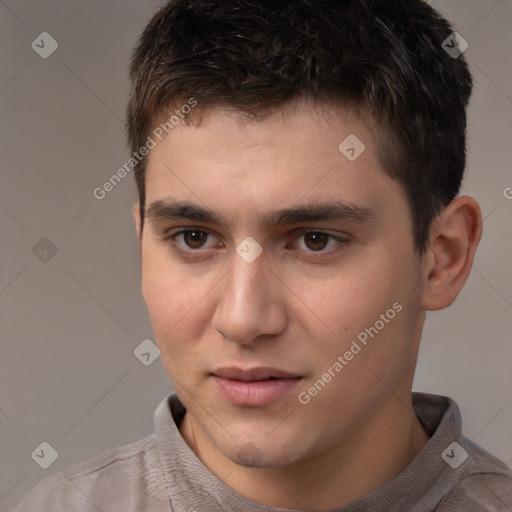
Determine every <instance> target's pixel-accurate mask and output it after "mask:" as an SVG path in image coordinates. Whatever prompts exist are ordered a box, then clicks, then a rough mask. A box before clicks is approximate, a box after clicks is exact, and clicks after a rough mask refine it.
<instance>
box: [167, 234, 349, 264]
mask: <svg viewBox="0 0 512 512" xmlns="http://www.w3.org/2000/svg"><path fill="white" fill-rule="evenodd" d="M190 232H196V233H197V232H198V233H204V234H206V235H207V236H211V235H212V233H211V232H210V231H208V230H206V229H199V228H194V227H187V228H179V229H178V230H173V231H170V232H168V233H166V234H165V236H164V238H163V239H164V240H165V241H168V242H169V245H170V247H171V249H172V250H173V251H175V252H177V253H179V254H182V255H185V256H189V257H190V256H192V257H193V256H199V255H200V253H201V252H202V251H205V249H201V248H200V249H190V248H188V249H185V248H183V247H181V246H180V245H179V244H178V243H177V242H176V241H175V238H176V237H177V236H179V235H183V234H186V233H190ZM308 233H314V234H319V235H325V236H327V237H328V238H329V239H330V240H334V241H336V242H338V243H337V245H336V246H335V247H334V248H331V249H329V250H323V249H322V250H319V251H311V250H309V251H306V253H307V255H308V257H311V258H313V259H314V258H321V257H325V256H328V255H330V254H331V253H332V252H333V251H335V250H336V248H337V247H338V248H339V246H343V245H346V244H348V240H347V239H343V238H340V237H338V236H336V235H333V234H331V233H329V232H327V231H322V230H321V229H302V230H299V231H297V232H295V234H294V235H295V236H294V240H296V239H298V238H300V237H302V236H304V235H306V234H308ZM328 243H329V242H328Z"/></svg>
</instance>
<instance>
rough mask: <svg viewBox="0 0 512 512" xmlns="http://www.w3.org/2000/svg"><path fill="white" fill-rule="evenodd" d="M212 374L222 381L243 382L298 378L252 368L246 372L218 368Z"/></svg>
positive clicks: (284, 373)
mask: <svg viewBox="0 0 512 512" xmlns="http://www.w3.org/2000/svg"><path fill="white" fill-rule="evenodd" d="M213 374H214V375H216V376H217V377H221V378H223V379H230V380H240V381H243V382H253V381H262V380H269V379H294V378H298V375H293V374H291V373H288V372H285V371H283V370H278V369H276V368H252V369H248V370H242V369H240V368H235V367H230V368H219V369H218V370H216V371H215V372H213Z"/></svg>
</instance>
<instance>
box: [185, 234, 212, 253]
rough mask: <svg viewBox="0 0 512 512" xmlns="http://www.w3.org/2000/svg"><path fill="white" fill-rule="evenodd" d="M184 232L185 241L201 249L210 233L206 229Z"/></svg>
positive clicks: (192, 246)
mask: <svg viewBox="0 0 512 512" xmlns="http://www.w3.org/2000/svg"><path fill="white" fill-rule="evenodd" d="M182 234H183V240H184V242H185V243H186V244H187V245H188V246H189V247H190V248H191V249H200V248H201V247H202V245H203V244H204V243H205V242H206V239H207V238H208V233H205V232H204V231H195V230H188V231H184V232H183V233H182Z"/></svg>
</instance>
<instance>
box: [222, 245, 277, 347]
mask: <svg viewBox="0 0 512 512" xmlns="http://www.w3.org/2000/svg"><path fill="white" fill-rule="evenodd" d="M246 243H247V244H248V246H247V245H246V244H245V243H244V242H242V243H241V244H240V245H239V246H238V248H237V254H235V255H234V257H233V262H232V268H231V271H230V272H229V273H228V275H227V276H226V279H225V280H224V284H223V287H222V290H221V294H220V297H219V302H218V304H217V308H216V311H215V313H214V316H213V320H212V322H213V327H214V328H215V330H217V331H218V332H219V333H221V334H222V335H223V336H224V337H225V338H228V339H230V340H231V341H235V342H237V343H241V344H246V343H250V342H251V341H252V340H253V339H254V338H256V337H257V336H259V335H262V334H267V335H270V334H277V333H278V332H280V330H281V329H283V328H284V323H285V316H284V309H283V305H282V304H280V298H279V291H278V290H277V289H276V286H277V283H276V282H274V283H272V281H273V280H274V281H275V276H273V274H272V272H270V271H269V270H268V268H267V264H268V262H267V259H266V258H265V256H264V254H263V253H262V252H260V254H259V255H255V254H256V253H255V252H254V251H255V248H254V247H251V245H250V244H251V242H250V241H249V242H246ZM248 255H250V257H248Z"/></svg>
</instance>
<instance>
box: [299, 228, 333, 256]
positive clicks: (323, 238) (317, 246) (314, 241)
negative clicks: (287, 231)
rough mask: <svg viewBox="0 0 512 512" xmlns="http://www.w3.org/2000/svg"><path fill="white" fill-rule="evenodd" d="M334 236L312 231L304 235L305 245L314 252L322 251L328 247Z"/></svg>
mask: <svg viewBox="0 0 512 512" xmlns="http://www.w3.org/2000/svg"><path fill="white" fill-rule="evenodd" d="M330 238H332V236H330V235H328V234H327V233H322V232H321V231H311V232H309V233H306V234H305V235H304V243H305V245H306V246H307V248H308V249H310V250H312V251H321V250H322V249H325V248H326V247H327V243H328V242H329V239H330Z"/></svg>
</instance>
